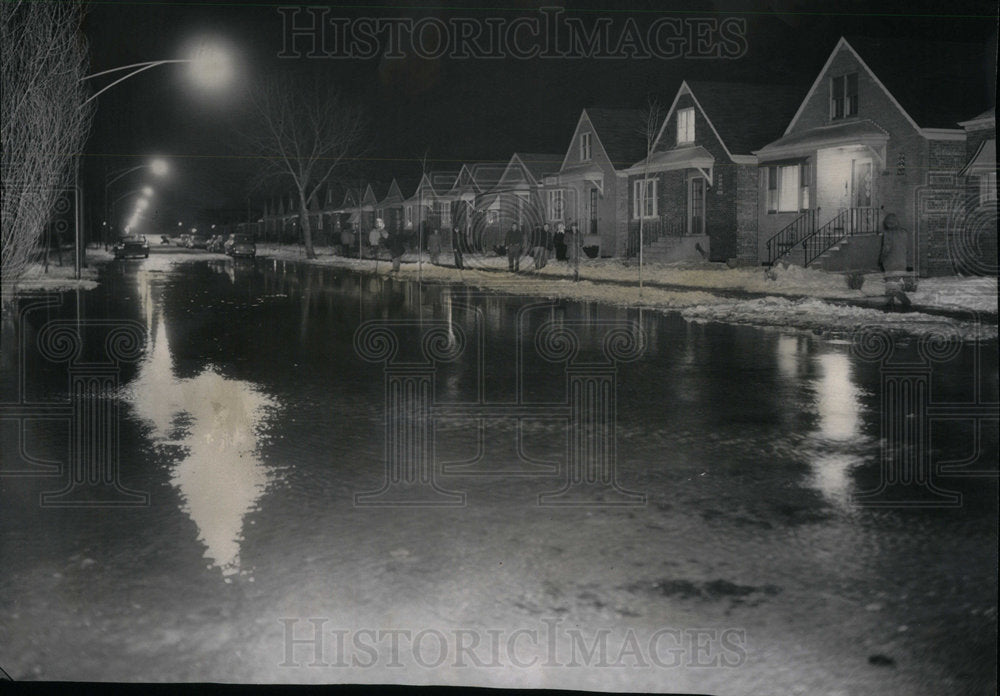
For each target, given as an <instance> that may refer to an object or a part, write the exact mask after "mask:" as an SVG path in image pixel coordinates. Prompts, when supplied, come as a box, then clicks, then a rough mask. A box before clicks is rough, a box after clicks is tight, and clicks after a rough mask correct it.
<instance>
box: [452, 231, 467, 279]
mask: <svg viewBox="0 0 1000 696" xmlns="http://www.w3.org/2000/svg"><path fill="white" fill-rule="evenodd" d="M451 248H452V251H454V252H455V268H457V269H458V270H462V269H463V268H465V265H464V263H463V258H462V255H463V254H464V253H465V234H463V233H462V230H461V229H460V228H459V226H458V225H455V226H454V227H452V228H451Z"/></svg>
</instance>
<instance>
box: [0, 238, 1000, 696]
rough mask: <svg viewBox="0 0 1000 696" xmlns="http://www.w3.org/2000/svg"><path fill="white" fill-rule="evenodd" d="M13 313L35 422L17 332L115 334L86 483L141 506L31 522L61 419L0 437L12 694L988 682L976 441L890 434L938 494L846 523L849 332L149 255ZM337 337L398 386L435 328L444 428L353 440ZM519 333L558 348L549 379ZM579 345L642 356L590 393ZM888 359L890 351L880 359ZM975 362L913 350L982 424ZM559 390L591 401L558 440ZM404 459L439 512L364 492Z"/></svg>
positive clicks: (370, 418)
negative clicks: (591, 465)
mask: <svg viewBox="0 0 1000 696" xmlns="http://www.w3.org/2000/svg"><path fill="white" fill-rule="evenodd" d="M49 297H50V299H49V300H47V301H46V300H41V299H38V298H37V297H36V298H35V299H30V298H27V297H25V298H22V299H21V301H20V304H19V305H18V307H19V311H20V313H19V314H17V313H14V314H10V315H5V316H4V323H3V345H4V351H3V363H2V370H3V372H2V378H3V382H2V384H3V395H4V401H5V402H8V403H12V402H15V401H16V400H17V399H18V398H22V399H23V400H24V401H29V400H30V401H32V402H45V403H66V402H67V399H68V389H69V388H68V386H67V385H68V384H69V382H68V374H69V371H70V368H68V367H67V362H66V359H65V356H63V359H62V361H61V362H60V361H59V360H56V359H54V358H55V357H58V356H55V355H54V351H52V350H50V351H49V352H48V354H46V353H45V351H43V350H40V349H39V345H41V344H42V343H43V338H44V336H45V330H44V327H45V326H46V324H47V323H48V322H51V321H53V320H74V321H75V320H76V319H77V318H78V317H82V318H83V320H84V322H83V326H84V328H83V329H82V332H83V339H82V342H83V347H82V349H81V354H80V363H81V364H82V363H84V362H86V361H87V360H91V361H96V360H98V359H99V358H97V357H94V356H96V355H98V354H99V353H100V352H101V351H102V350H104V347H105V345H106V344H105V339H106V336H107V331H108V329H107V327H106V326H104V325H103V324H100V323H99V322H98V321H97V320H99V319H100V320H107V319H113V320H116V321H117V320H121V321H123V322H132V323H133V324H132V325H134V326H135V327H137V330H141V334H142V338H143V340H142V343H141V346H139V347H138V348H137V352H136V359H135V360H134V361H123V362H122V363H121V369H120V374H119V376H118V381H119V384H118V385H117V387H116V392H115V393H116V401H117V403H118V409H119V410H118V414H119V419H118V431H117V439H118V448H119V449H118V453H119V456H118V463H119V470H118V473H119V475H120V484H121V488H122V489H123V490H127V491H130V492H133V493H134V494H135V499H136V500H138V499H139V498H140V496H141V495H142V494H147V495H148V504H147V505H122V506H119V507H110V506H107V505H99V506H94V507H86V506H75V507H59V506H56V505H40V502H39V501H40V496H42V495H43V494H45V493H47V492H48V493H51V492H53V491H56V492H58V491H59V490H60V489H62V488H64V487H65V486H66V481H67V478H66V476H65V475H64V474H60V471H59V470H57V469H53V468H51V467H53V466H54V464H53V463H58V464H64V463H65V462H66V461H67V456H68V455H67V448H68V444H67V443H68V441H69V440H70V429H69V426H68V425H67V422H66V421H65V419H63V420H59V418H55V417H52V418H43V417H41V416H36V417H32V418H30V419H27V418H25V419H23V420H21V421H17V420H13V419H5V420H4V421H3V422H2V427H3V430H2V433H3V434H2V438H3V462H2V464H0V472H2V473H4V474H5V475H4V476H3V477H2V478H0V510H2V513H0V515H2V518H0V520H2V521H0V646H2V648H0V652H2V658H3V662H2V666H3V668H4V669H5V670H6V671H7V672H9V673H10V674H11V676H12V677H13V678H14V679H50V680H129V681H131V680H139V681H187V680H197V681H223V682H229V681H241V682H247V681H249V682H303V681H306V682H319V681H323V682H331V681H337V682H342V681H347V682H366V683H370V682H399V683H446V684H468V685H482V686H501V685H503V686H511V685H517V686H530V687H556V688H589V689H613V690H614V689H617V690H626V689H633V690H654V691H692V692H702V693H714V694H800V693H801V694H852V695H853V694H880V695H885V694H889V695H892V694H899V695H907V696H916V695H920V694H958V693H962V694H988V693H995V690H996V681H995V679H996V676H995V669H994V664H995V653H996V647H997V646H996V630H997V618H996V596H997V574H996V568H997V565H996V564H997V551H996V549H997V483H996V482H997V479H996V476H995V471H996V457H997V425H996V420H995V418H994V419H993V420H992V421H986V422H984V423H983V424H981V425H978V426H977V425H976V424H975V422H974V421H973V420H971V419H970V418H969V417H966V416H964V415H963V414H962V412H960V410H958V409H953V410H952V411H948V410H947V409H943V410H942V412H944V413H945V417H942V418H941V419H940V420H938V421H935V422H934V424H933V427H929V431H930V432H929V434H928V435H927V436H926V437H927V438H928V440H927V442H928V448H929V454H928V456H929V457H930V461H931V462H932V463H934V464H935V465H946V466H947V467H950V468H947V470H946V471H942V472H938V473H937V475H936V476H935V478H934V481H933V483H934V484H935V485H936V486H937V487H938V489H939V490H940V491H946V492H947V494H943V493H942V494H940V495H938V494H935V493H934V492H933V491H931V490H930V488H929V487H926V486H925V487H923V488H920V490H921V492H923V493H926V497H925V498H922V499H920V500H914V499H912V498H910V499H908V501H907V502H908V503H909V504H908V505H884V504H883V505H878V504H875V503H879V502H882V503H884V502H885V501H886V500H887V499H888V498H880V497H879V494H875V495H868V496H865V495H864V494H865V493H866V492H870V491H873V490H877V489H878V488H879V483H880V476H881V475H882V469H881V461H882V459H881V458H882V456H883V449H884V448H883V444H884V443H883V442H882V441H881V438H882V437H883V432H884V430H883V421H882V418H883V413H884V409H883V408H882V403H883V389H884V384H885V376H886V374H887V368H886V366H885V364H883V363H880V362H878V361H877V360H866V359H863V357H859V354H858V351H857V350H856V349H855V348H854V347H852V344H851V341H849V340H839V341H837V340H828V339H823V338H820V337H818V336H815V335H813V334H810V333H805V332H785V331H782V330H779V329H774V328H769V329H761V328H755V327H750V326H735V325H727V324H720V323H698V322H693V321H687V320H685V319H683V318H682V317H680V316H679V315H678V314H663V313H654V312H648V311H645V312H640V311H638V310H626V309H621V308H612V307H607V306H602V305H597V304H587V303H575V302H569V301H549V300H541V299H532V298H529V297H520V296H518V297H512V296H507V295H502V294H485V293H482V292H477V291H474V290H471V289H468V288H464V287H458V286H448V285H428V284H424V285H420V284H417V283H412V282H405V281H400V280H395V279H391V278H386V277H384V276H373V275H367V274H359V273H355V272H351V271H345V270H336V269H326V268H318V267H306V266H303V265H298V264H295V263H292V262H284V261H270V260H264V259H258V260H257V262H256V264H254V263H253V262H234V261H231V260H228V259H227V260H209V261H196V262H187V263H178V264H172V263H170V262H168V261H167V260H166V259H164V258H161V257H158V256H157V255H155V254H154V255H153V256H152V257H151V258H150V259H148V260H145V261H142V260H139V261H128V262H124V263H118V264H109V265H108V266H107V268H106V269H105V270H104V271H103V276H102V284H101V285H100V287H98V288H97V289H95V290H92V291H86V292H79V293H65V294H63V295H61V296H49ZM52 297H58V298H59V300H58V302H55V301H52V300H51V298H52ZM32 303H34V304H32ZM373 320H378V321H383V322H390V324H392V325H394V326H395V327H396V328H395V330H396V331H397V335H398V336H399V343H400V346H399V355H398V359H399V362H400V363H406V365H409V367H407V368H406V369H408V370H410V372H407V373H406V375H409V377H408V378H412V376H413V374H416V373H415V372H414V371H415V370H417V368H416V367H413V366H414V365H417V364H418V363H419V361H420V355H421V344H420V340H421V339H420V336H421V335H422V334H421V331H423V330H424V329H425V328H427V327H443V329H442V330H443V331H444V334H440V335H439V338H440V337H441V336H451V338H450V339H442V340H443V341H444V343H442V344H440V345H438V346H437V348H436V349H435V347H434V346H430V347H427V345H424V347H423V351H424V355H425V356H426V355H427V354H428V353H434V350H437V351H438V353H447V352H448V348H449V347H450V346H451V345H452V343H450V342H449V341H458V342H460V343H461V342H462V341H463V340H464V350H462V351H459V352H457V354H455V355H453V356H452V355H446V356H445V357H446V358H453V359H447V360H440V361H438V362H437V363H436V369H435V370H434V371H433V372H432V373H431V374H430V376H429V377H427V379H428V382H427V383H426V384H427V385H429V386H427V387H426V388H427V389H430V390H431V394H432V401H433V404H434V408H435V409H438V407H439V406H441V405H447V406H448V408H444V407H442V408H440V409H438V410H435V411H433V413H435V414H439V411H440V414H439V415H440V417H438V415H435V416H434V418H433V421H434V422H433V423H432V424H431V425H430V426H428V427H429V432H430V433H431V436H430V439H429V440H423V439H421V437H422V436H421V435H420V433H416V434H414V433H415V432H416V431H417V430H419V428H418V427H417V426H414V428H415V429H414V430H413V431H412V432H411V431H406V432H407V433H409V434H408V435H406V436H405V437H408V438H411V439H409V440H407V439H405V438H404V439H403V440H394V439H392V437H389V438H388V440H387V434H391V433H393V432H395V431H392V428H391V427H387V422H386V418H387V415H386V410H387V404H388V403H395V402H391V398H392V394H393V393H392V391H391V390H390V389H389V388H388V387H387V384H388V383H389V381H390V380H391V379H394V378H395V376H396V375H397V373H396V372H393V364H389V365H388V366H387V363H386V362H385V360H380V359H378V357H379V355H381V353H379V349H380V345H379V344H378V341H374V339H373V341H374V342H373V343H372V344H371V345H369V346H367V347H366V346H364V345H359V340H360V339H359V338H358V337H357V336H358V334H357V332H358V329H359V327H362V326H363V324H364V323H365V322H371V321H373ZM71 323H72V322H71ZM553 326H557V327H558V326H567V327H571V328H572V329H573V332H574V333H573V335H574V336H575V337H576V341H577V345H576V346H575V350H576V352H575V354H574V356H575V357H573V358H572V359H570V361H569V364H567V363H566V361H565V360H563V359H562V358H561V357H560V356H565V355H567V354H568V353H566V352H564V349H566V344H565V341H567V340H569V339H566V338H565V337H564V336H563V335H562V334H558V333H552V332H553V331H554V330H553V329H552V327H553ZM611 326H624V327H626V328H628V329H629V330H631V331H633V337H634V336H638V335H641V336H642V337H643V338H642V341H641V343H642V344H643V346H644V351H642V352H641V355H638V356H637V357H636V358H635V359H634V360H628V359H624V360H621V361H619V362H618V363H617V365H616V371H613V370H612V371H605V372H601V369H604V368H600V369H598V368H596V367H594V366H595V365H598V364H599V363H600V362H601V356H602V355H604V356H607V355H608V350H609V349H608V347H607V346H608V343H606V340H607V339H606V335H607V332H606V331H605V330H604V328H605V327H611ZM640 329H641V331H640ZM894 345H895V348H896V350H897V351H898V354H897V358H899V362H902V363H905V362H909V363H914V364H916V363H918V362H919V359H920V352H919V348H920V346H919V345H918V341H917V340H916V339H913V340H912V341H911V340H910V339H906V338H901V337H897V338H896V339H895V344H894ZM366 351H367V352H366ZM977 351H978V353H977ZM56 352H57V351H56ZM996 352H997V344H996V342H995V341H992V342H986V343H983V344H981V345H979V346H976V345H974V344H972V343H969V342H966V343H963V344H962V346H961V348H960V349H956V350H954V351H951V352H950V353H948V354H947V355H945V356H944V358H946V359H942V360H938V361H937V362H932V363H930V365H931V368H930V370H929V377H928V385H929V389H930V393H931V394H932V403H933V404H936V405H942V404H943V405H955V404H967V403H969V402H974V401H976V400H977V399H978V402H979V403H986V404H989V403H991V402H992V403H993V404H995V403H996V401H997V398H998V388H997V365H996V360H995V356H996ZM616 354H617V353H616ZM900 356H901V357H900ZM366 357H367V358H368V359H365V358H366ZM626 357H628V356H626ZM406 365H404V367H406ZM574 366H575V367H574ZM581 366H582V367H581ZM397 367H398V366H397ZM574 369H578V371H579V370H583V371H584V372H585V373H586V374H585V376H592V375H594V374H598V373H599V374H600V375H603V377H602V379H603V378H606V379H607V380H609V381H606V382H604V383H603V384H612V385H613V387H614V389H613V393H612V392H604V393H605V395H608V394H611V397H609V398H612V397H613V398H612V402H613V405H612V406H609V407H608V408H609V410H608V411H607V413H606V414H605V415H604V416H603V417H604V421H603V425H601V424H600V423H598V424H596V425H595V424H590V425H588V426H587V428H585V429H584V432H585V436H582V437H583V439H581V440H576V439H574V436H571V429H570V427H569V426H568V425H567V423H568V421H567V417H568V416H565V414H564V410H565V409H564V405H565V404H566V403H568V399H569V397H568V395H567V394H568V390H569V388H570V385H572V384H575V383H574V382H573V381H572V380H573V376H574V375H575V374H577V373H576V372H573V370H574ZM399 370H403V368H399ZM587 370H590V372H587ZM595 370H596V372H594V371H595ZM403 372H405V370H403V371H402V372H399V374H400V375H402V374H403ZM612 373H613V375H614V376H613V379H612V378H611V377H610V376H608V375H611V374H612ZM421 374H423V373H421ZM406 375H403V376H404V377H406ZM401 379H402V377H401ZM587 403H591V402H587ZM594 403H596V402H594ZM600 403H601V408H604V407H605V406H606V405H607V402H605V401H601V402H600ZM456 405H458V406H456ZM594 408H596V407H594ZM449 409H451V410H449ZM561 409H562V410H561ZM567 413H568V412H567ZM948 413H951V416H948ZM561 414H562V415H561ZM398 418H399V419H402V420H406V419H407V418H411V419H412V420H414V421H418V420H419V414H418V415H417V416H412V414H406V413H404V414H403V415H399V416H398ZM394 422H395V421H393V422H391V423H389V426H391V425H392V423H394ZM608 423H612V424H613V433H614V437H613V442H612V443H611V444H608V442H607V441H602V442H603V445H602V446H603V447H606V448H610V449H606V450H602V451H601V452H599V453H594V452H591V451H590V450H588V454H587V455H586V457H585V458H584V460H585V461H599V462H603V464H602V466H604V467H608V466H610V467H612V473H613V478H614V481H615V484H616V487H613V488H612V489H604V490H603V491H602V492H601V494H600V495H596V496H593V497H590V498H586V497H585V498H581V499H576V500H575V501H574V502H575V503H577V504H572V505H567V504H558V503H560V502H565V500H564V499H563V498H560V497H559V493H560V491H561V490H562V489H563V488H564V487H565V486H566V485H567V481H569V480H570V478H571V477H572V475H573V472H572V470H571V469H572V467H571V465H570V463H571V461H572V459H571V458H572V456H574V455H573V454H572V452H573V451H574V450H573V448H574V447H575V446H589V445H586V443H592V442H596V441H597V440H595V439H594V438H595V437H597V436H595V435H594V433H595V432H598V431H599V432H604V433H605V434H607V433H608V432H609V431H602V430H601V428H602V427H603V428H607V427H608V426H607V424H608ZM19 427H20V428H21V430H20V431H19V429H18V428H19ZM404 430H405V429H404ZM393 437H394V436H393ZM400 437H403V436H400ZM588 438H589V439H588ZM399 442H403V445H400V446H403V447H404V449H403V450H402V452H403V454H402V455H399V453H398V452H397V453H396V454H394V453H393V451H392V447H393V446H396V445H399ZM581 442H584V445H580V443H581ZM392 443H396V444H395V445H393V444H392ZM414 443H416V444H414ZM406 446H413V447H418V448H422V449H420V452H421V454H420V456H421V457H425V458H426V461H427V462H433V464H432V465H430V466H431V468H432V469H433V472H434V473H433V479H434V482H435V486H436V488H435V489H434V490H435V494H436V495H438V498H437V499H436V502H438V503H440V504H438V505H426V504H425V505H416V506H415V505H401V504H366V501H367V502H368V503H370V502H371V501H373V500H374V501H375V502H380V503H386V499H385V498H382V499H378V498H377V496H372V495H371V494H373V493H376V492H378V491H380V490H384V487H385V485H386V483H387V482H388V481H391V480H392V477H393V476H396V475H397V474H398V472H396V470H394V469H391V468H390V467H387V462H391V461H397V462H398V461H400V456H401V458H402V465H403V468H404V469H406V466H407V465H408V464H412V462H409V461H408V460H407V457H408V456H411V455H410V454H407V453H411V452H413V451H414V450H412V449H409V450H408V449H405V447H406ZM394 456H395V457H396V459H393V457H394ZM587 457H590V458H589V459H588V458H587ZM422 461H423V460H422ZM46 463H49V464H48V466H49V467H50V469H48V470H45V468H44V467H45V466H46ZM982 470H992V472H993V475H992V476H990V475H969V474H970V472H977V471H980V472H981V471H982ZM63 471H64V469H63ZM25 472H27V473H25ZM32 472H33V473H32ZM40 472H41V473H46V472H47V473H49V474H50V475H39V473H40ZM419 473H420V472H418V474H419ZM29 474H30V475H29ZM399 475H401V476H402V477H403V478H405V477H406V475H407V472H406V471H404V472H403V473H402V474H399ZM359 494H361V497H360V498H359V497H358V496H359ZM364 494H369V495H368V496H367V497H366V496H365V495H364ZM953 494H959V495H960V496H961V498H960V503H956V500H957V499H956V498H954V497H953ZM540 496H541V498H540ZM949 496H952V497H949ZM390 498H391V496H390ZM123 499H124V498H123ZM129 500H132V499H129ZM388 502H389V503H392V502H393V500H389V501H388ZM395 502H396V503H398V502H399V501H395ZM424 502H426V501H424ZM540 502H541V504H540ZM942 502H945V503H948V504H941V503H942ZM610 503H616V504H614V505H612V504H610Z"/></svg>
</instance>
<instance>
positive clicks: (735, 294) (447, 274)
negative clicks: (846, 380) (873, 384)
mask: <svg viewBox="0 0 1000 696" xmlns="http://www.w3.org/2000/svg"><path fill="white" fill-rule="evenodd" d="M316 251H317V256H318V258H317V259H315V260H311V261H308V263H310V264H315V265H322V266H331V267H339V268H349V269H353V270H357V271H361V272H369V273H371V272H374V271H375V267H376V263H375V261H374V260H371V259H349V258H344V257H341V256H335V255H334V254H333V252H332V250H331V249H329V248H319V249H317V250H316ZM257 253H258V256H259V257H262V258H263V257H267V258H274V259H279V260H294V261H300V262H305V261H306V259H305V256H304V253H303V251H302V248H301V247H298V246H282V247H279V246H276V245H267V244H260V245H258V247H257ZM440 262H441V263H442V265H438V266H434V265H432V264H430V263H429V259H428V256H427V255H426V254H424V255H423V257H422V263H418V257H417V256H416V255H415V254H407V255H406V256H404V257H403V266H402V268H401V269H400V272H399V273H398V274H393V275H398V277H400V278H403V279H406V280H418V279H419V280H425V281H428V282H451V283H462V284H465V285H469V286H473V287H479V288H483V289H487V290H495V291H502V292H510V293H514V294H525V295H533V296H543V297H553V298H560V299H575V300H581V301H594V302H604V303H608V304H613V305H618V306H627V307H642V308H648V309H653V310H665V311H679V312H680V313H681V314H682V315H684V316H685V317H687V318H690V319H692V320H705V321H725V322H733V323H746V324H754V325H768V326H789V327H795V328H805V329H811V330H814V331H816V332H819V333H836V334H843V333H845V332H848V333H849V332H851V331H853V330H854V329H856V328H857V327H858V326H860V325H878V326H883V327H886V328H889V329H892V330H896V331H901V332H906V333H917V334H925V333H941V332H945V333H947V334H949V335H950V334H955V333H957V334H959V335H961V336H970V337H971V336H977V337H985V338H992V337H996V335H997V326H996V324H997V281H996V279H995V278H927V279H921V280H920V281H919V283H918V288H917V290H916V291H915V292H913V293H911V294H910V298H911V300H912V301H913V307H912V308H911V310H910V311H908V312H905V313H901V312H890V311H885V309H884V305H885V294H884V282H883V280H882V275H881V274H879V273H875V274H869V275H867V276H865V282H864V284H863V286H862V288H861V289H860V290H852V289H850V288H848V287H847V284H846V281H845V278H844V276H843V275H840V274H831V273H826V272H823V271H819V270H814V269H804V268H801V267H797V266H790V267H788V268H784V267H780V268H777V269H775V272H774V273H773V274H772V275H773V276H774V277H773V279H772V278H768V277H767V276H766V275H765V273H764V269H763V268H729V267H727V266H726V265H724V264H715V263H698V264H656V263H651V264H644V266H643V269H642V274H643V285H644V287H643V289H642V291H641V292H640V290H639V283H638V273H639V268H638V264H637V263H635V262H634V261H631V260H622V259H582V260H581V262H580V280H579V282H574V281H573V275H572V273H573V271H572V268H571V267H570V266H569V264H567V263H566V262H562V261H550V262H549V264H548V265H547V266H546V267H545V268H544V269H542V270H541V271H535V270H534V268H533V264H532V260H531V259H530V258H525V259H524V260H522V263H521V269H522V271H521V273H519V274H512V273H509V272H508V271H507V260H506V258H501V257H498V256H493V255H489V256H478V255H476V256H467V257H466V261H465V265H466V269H465V270H464V271H459V270H458V269H457V268H455V267H454V265H453V260H452V257H451V255H450V254H442V255H441V259H440ZM390 268H391V267H390V263H389V262H388V260H386V259H382V260H380V261H379V262H378V272H379V274H380V275H386V274H388V273H389V271H390Z"/></svg>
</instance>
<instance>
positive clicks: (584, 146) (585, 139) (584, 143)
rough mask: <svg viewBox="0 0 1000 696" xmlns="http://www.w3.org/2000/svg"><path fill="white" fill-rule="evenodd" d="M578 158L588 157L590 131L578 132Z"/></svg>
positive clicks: (585, 158) (587, 158)
mask: <svg viewBox="0 0 1000 696" xmlns="http://www.w3.org/2000/svg"><path fill="white" fill-rule="evenodd" d="M580 159H581V160H589V159H590V133H581V134H580Z"/></svg>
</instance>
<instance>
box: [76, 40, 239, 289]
mask: <svg viewBox="0 0 1000 696" xmlns="http://www.w3.org/2000/svg"><path fill="white" fill-rule="evenodd" d="M231 62H232V61H231V58H230V55H229V52H227V51H226V50H224V49H223V48H222V47H221V46H220V45H218V44H217V43H212V42H208V41H201V42H200V43H199V44H198V46H197V47H196V48H195V49H194V50H193V51H192V52H191V54H190V57H188V58H175V59H171V60H151V61H146V62H144V63H132V64H130V65H122V66H120V67H117V68H111V69H109V70H102V71H100V72H96V73H93V74H91V75H87V76H86V77H82V78H80V82H86V81H87V80H92V79H94V78H95V77H102V76H104V75H111V74H113V73H121V72H123V71H127V72H125V74H124V75H123V76H121V77H119V78H118V79H116V80H114V81H113V82H111V84H109V85H105V86H104V87H102V88H101V89H99V90H97V91H96V92H94V93H93V94H92V95H90V96H89V97H88V98H87V99H85V100H84V101H83V103H82V104H80V108H81V109H82V108H83V107H84V106H86V105H87V104H89V103H90V102H92V101H93V100H95V99H97V98H98V97H99V96H101V95H102V94H104V93H105V92H107V91H108V90H109V89H111V88H112V87H114V86H115V85H119V84H121V83H122V82H124V81H125V80H127V79H129V78H130V77H135V76H136V75H138V74H139V73H142V72H145V71H147V70H150V69H152V68H155V67H156V66H158V65H169V64H171V63H188V64H190V65H191V76H192V78H193V80H194V82H195V84H197V85H199V86H200V87H204V88H209V89H218V88H219V87H222V86H224V85H225V84H226V83H227V82H228V81H229V80H230V78H231V75H232V65H231ZM143 166H150V167H151V168H152V169H153V173H154V174H156V175H157V176H162V175H163V174H165V173H166V172H167V166H166V162H164V161H163V160H154V161H153V162H152V163H150V165H141V166H140V167H134V168H133V169H132V170H129V171H134V170H135V169H138V168H141V167H143ZM127 173H128V171H126V172H122V173H121V174H120V176H124V175H125V174H127ZM73 176H74V184H75V189H76V190H77V191H79V190H80V163H79V160H78V159H77V161H76V163H75V166H74V170H73ZM117 178H118V177H116V179H117ZM116 179H112V180H111V181H110V182H108V181H107V180H106V181H105V193H104V199H105V201H107V186H108V185H109V184H110V183H113V182H114V181H115V180H116ZM81 198H82V197H81ZM105 212H107V211H106V210H105ZM81 218H82V213H81V210H80V207H79V206H78V209H77V211H76V219H75V225H74V227H75V232H76V234H75V238H76V252H75V254H74V257H75V274H74V277H75V278H76V279H77V280H79V279H80V276H81V273H80V267H81V265H82V262H83V245H82V243H81V241H82V240H81V238H82V222H81Z"/></svg>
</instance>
